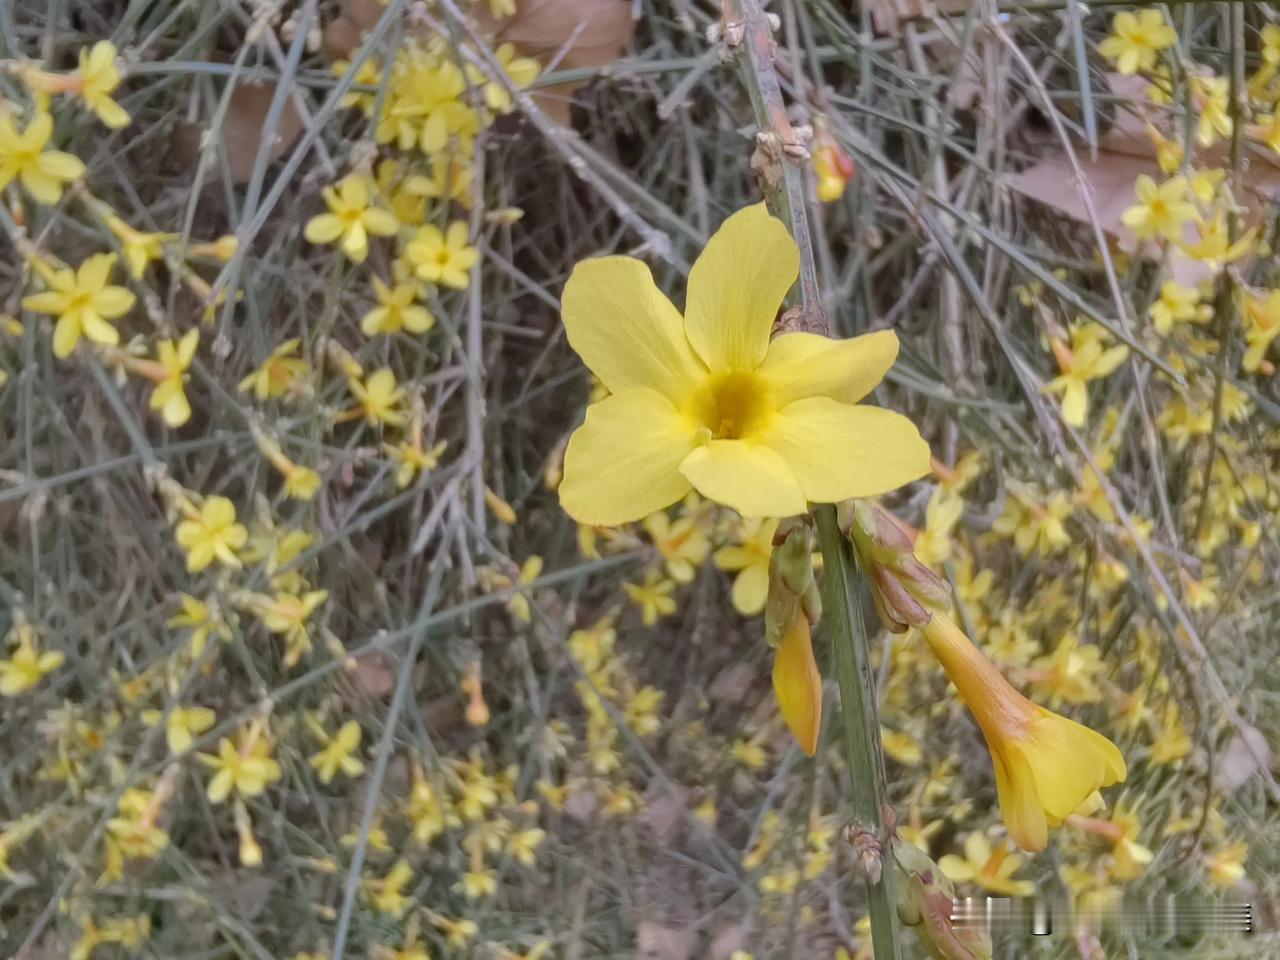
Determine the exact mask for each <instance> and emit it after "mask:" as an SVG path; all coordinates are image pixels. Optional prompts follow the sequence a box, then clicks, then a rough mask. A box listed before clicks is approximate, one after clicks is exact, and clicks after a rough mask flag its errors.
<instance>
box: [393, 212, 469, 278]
mask: <svg viewBox="0 0 1280 960" xmlns="http://www.w3.org/2000/svg"><path fill="white" fill-rule="evenodd" d="M404 258H405V260H406V262H408V263H409V265H410V266H412V267H413V268H414V271H415V272H416V273H417V275H418V277H419V278H421V279H423V280H426V281H427V282H428V283H440V284H443V285H444V286H446V287H453V288H454V289H455V290H465V289H467V285H468V284H470V282H471V277H470V275H469V274H468V273H467V271H468V270H470V269H471V268H472V267H474V266H475V265H476V261H478V260H479V259H480V254H479V252H478V251H477V250H476V248H475V247H472V246H469V245H468V244H467V225H466V224H465V223H463V222H462V221H461V220H455V221H454V222H453V223H451V224H449V229H448V230H447V231H446V232H441V230H440V228H439V227H437V226H435V225H433V224H427V225H426V226H424V227H419V228H418V232H417V233H416V234H415V235H414V238H413V239H412V240H410V241H409V243H408V245H407V246H406V247H405V249H404Z"/></svg>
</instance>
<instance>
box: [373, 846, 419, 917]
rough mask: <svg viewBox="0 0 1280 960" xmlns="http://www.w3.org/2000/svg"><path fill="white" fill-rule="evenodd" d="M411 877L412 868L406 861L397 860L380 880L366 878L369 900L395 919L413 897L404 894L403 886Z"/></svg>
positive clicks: (402, 912) (407, 907) (376, 907)
mask: <svg viewBox="0 0 1280 960" xmlns="http://www.w3.org/2000/svg"><path fill="white" fill-rule="evenodd" d="M412 879H413V868H412V867H410V866H409V864H408V862H407V861H404V860H397V861H396V863H395V865H394V866H393V867H392V868H391V870H390V871H388V873H387V875H386V876H385V877H383V878H382V879H380V880H366V881H365V887H366V889H367V890H368V891H369V902H370V903H372V904H373V906H374V908H375V909H377V910H379V911H380V912H382V913H386V914H390V915H391V916H393V917H395V918H396V919H397V920H398V919H399V918H400V917H403V916H404V913H405V911H406V910H408V909H409V904H411V903H412V902H413V898H412V897H409V896H406V895H405V893H404V888H405V887H406V886H407V885H408V883H409V881H410V880H412Z"/></svg>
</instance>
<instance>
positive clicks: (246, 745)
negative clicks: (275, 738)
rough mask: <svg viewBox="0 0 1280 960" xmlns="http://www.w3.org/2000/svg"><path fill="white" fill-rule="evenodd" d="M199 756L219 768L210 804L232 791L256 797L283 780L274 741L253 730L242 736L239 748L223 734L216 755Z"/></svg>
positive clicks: (213, 784)
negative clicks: (272, 744)
mask: <svg viewBox="0 0 1280 960" xmlns="http://www.w3.org/2000/svg"><path fill="white" fill-rule="evenodd" d="M196 758H197V759H198V760H199V761H200V762H201V763H203V764H204V765H205V766H206V767H209V768H210V769H212V770H215V771H217V772H216V773H214V775H213V779H211V780H210V781H209V788H208V790H207V791H206V792H207V793H208V796H209V802H210V803H222V802H223V801H224V800H226V799H227V797H229V796H230V795H231V793H232V791H234V792H235V793H237V794H239V795H240V796H241V797H245V798H248V797H256V796H257V795H258V794H260V793H262V792H263V791H264V790H266V789H267V786H268V785H269V784H272V783H275V782H276V781H277V780H279V779H280V764H278V763H276V762H275V760H273V759H271V744H270V743H269V742H268V741H267V740H266V739H265V738H264V737H262V736H260V735H256V734H255V733H253V732H250V733H249V734H248V735H246V736H245V737H243V738H241V743H240V746H239V747H236V745H235V744H233V743H232V742H231V741H230V740H228V739H227V738H226V737H223V738H222V739H221V740H219V741H218V753H217V755H216V756H214V755H212V754H208V753H198V754H196Z"/></svg>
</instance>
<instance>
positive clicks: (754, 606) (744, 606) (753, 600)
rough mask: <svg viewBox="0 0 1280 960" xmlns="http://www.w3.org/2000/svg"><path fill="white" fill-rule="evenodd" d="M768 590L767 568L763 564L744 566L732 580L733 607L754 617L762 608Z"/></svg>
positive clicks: (746, 615) (745, 614)
mask: <svg viewBox="0 0 1280 960" xmlns="http://www.w3.org/2000/svg"><path fill="white" fill-rule="evenodd" d="M768 590H769V570H768V568H767V567H766V566H765V565H764V564H756V565H754V566H750V567H744V568H743V570H742V572H741V573H739V574H738V575H737V577H735V578H734V581H733V609H735V610H737V611H738V612H739V613H740V614H742V615H743V616H744V617H754V616H755V615H756V614H757V613H759V612H760V611H761V610H763V609H764V601H765V597H766V595H767V594H768Z"/></svg>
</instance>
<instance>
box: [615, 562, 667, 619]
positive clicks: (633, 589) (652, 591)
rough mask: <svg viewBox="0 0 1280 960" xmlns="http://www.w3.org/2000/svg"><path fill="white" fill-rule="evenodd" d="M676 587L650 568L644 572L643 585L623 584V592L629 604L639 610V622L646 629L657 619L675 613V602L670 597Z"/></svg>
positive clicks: (655, 569)
mask: <svg viewBox="0 0 1280 960" xmlns="http://www.w3.org/2000/svg"><path fill="white" fill-rule="evenodd" d="M675 588H676V585H675V584H674V583H673V582H672V581H670V580H667V579H665V578H663V576H662V574H661V573H659V572H658V570H657V568H655V567H650V568H649V569H648V570H646V571H645V574H644V582H643V583H624V584H623V585H622V589H623V591H624V592H625V593H626V595H627V596H628V597H630V598H631V602H632V603H634V604H635V605H636V606H637V607H639V608H640V620H641V622H642V623H644V625H645V626H646V627H651V626H653V625H654V624H655V623H657V622H658V620H659V618H661V617H665V616H667V614H670V613H675V612H676V601H675V599H674V598H673V597H672V596H671V592H672V591H673V590H675Z"/></svg>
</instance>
